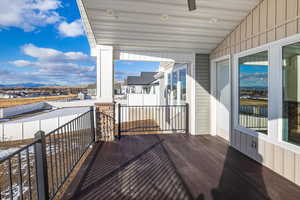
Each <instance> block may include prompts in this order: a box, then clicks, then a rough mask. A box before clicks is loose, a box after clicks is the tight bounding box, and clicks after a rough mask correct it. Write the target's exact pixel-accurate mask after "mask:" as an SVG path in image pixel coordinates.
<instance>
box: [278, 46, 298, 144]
mask: <svg viewBox="0 0 300 200" xmlns="http://www.w3.org/2000/svg"><path fill="white" fill-rule="evenodd" d="M282 56H283V59H282V60H283V70H282V72H283V111H282V114H283V115H282V116H283V140H284V141H287V142H290V143H293V144H297V145H300V103H299V102H300V78H299V76H300V68H299V67H300V43H296V44H291V45H288V46H285V47H283V50H282Z"/></svg>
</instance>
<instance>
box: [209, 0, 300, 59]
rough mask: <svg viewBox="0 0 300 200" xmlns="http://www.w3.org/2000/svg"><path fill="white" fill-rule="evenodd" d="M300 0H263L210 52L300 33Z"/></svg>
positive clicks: (219, 52) (214, 54)
mask: <svg viewBox="0 0 300 200" xmlns="http://www.w3.org/2000/svg"><path fill="white" fill-rule="evenodd" d="M299 25H300V0H263V1H261V3H260V4H258V5H257V6H256V7H255V8H254V9H253V10H252V11H251V12H250V13H249V15H248V16H247V17H246V18H245V19H244V20H243V21H242V22H241V24H240V25H238V26H237V27H236V28H235V29H234V30H233V31H232V32H231V33H230V34H229V35H228V36H227V37H226V38H225V40H224V41H223V42H222V43H221V44H220V45H219V46H218V47H217V48H216V49H215V50H214V51H213V52H212V53H211V58H217V57H220V56H224V55H228V54H230V53H231V54H234V53H238V52H241V51H244V50H247V49H251V48H254V47H258V46H261V45H263V44H266V43H269V42H272V41H276V40H279V39H282V38H285V37H288V36H292V35H294V34H296V33H299V32H300V26H299Z"/></svg>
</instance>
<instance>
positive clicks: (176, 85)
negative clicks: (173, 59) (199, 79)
mask: <svg viewBox="0 0 300 200" xmlns="http://www.w3.org/2000/svg"><path fill="white" fill-rule="evenodd" d="M186 75H187V65H186V64H179V65H178V66H177V67H176V64H175V67H174V68H172V69H170V71H169V72H168V73H167V77H166V78H167V79H166V91H167V93H166V94H167V96H166V97H167V100H168V103H169V104H174V105H176V104H184V103H185V101H186V96H187V94H186V90H187V89H186V88H187V82H186Z"/></svg>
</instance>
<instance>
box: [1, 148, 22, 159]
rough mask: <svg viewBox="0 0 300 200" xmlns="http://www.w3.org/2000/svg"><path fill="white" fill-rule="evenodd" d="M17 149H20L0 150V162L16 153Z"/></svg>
mask: <svg viewBox="0 0 300 200" xmlns="http://www.w3.org/2000/svg"><path fill="white" fill-rule="evenodd" d="M18 149H20V148H18V147H13V148H8V149H0V160H1V159H2V158H5V157H6V156H8V155H10V154H12V153H14V152H15V151H17V150H18Z"/></svg>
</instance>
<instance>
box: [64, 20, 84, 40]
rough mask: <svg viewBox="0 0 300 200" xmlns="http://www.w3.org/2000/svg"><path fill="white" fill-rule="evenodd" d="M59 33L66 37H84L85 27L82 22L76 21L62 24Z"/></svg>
mask: <svg viewBox="0 0 300 200" xmlns="http://www.w3.org/2000/svg"><path fill="white" fill-rule="evenodd" d="M58 31H59V33H60V34H61V35H62V36H64V37H77V36H81V35H84V30H83V26H82V23H81V20H80V19H78V20H75V21H73V22H71V23H67V22H65V21H64V22H62V23H61V24H60V25H59V26H58Z"/></svg>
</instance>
